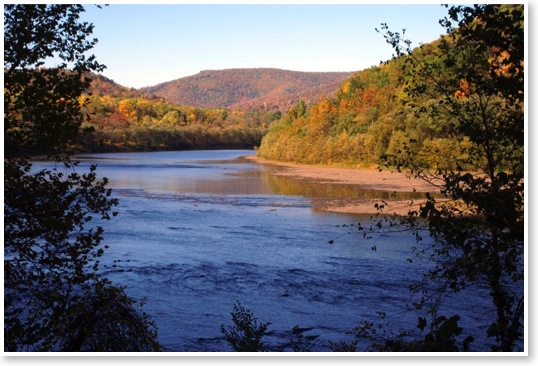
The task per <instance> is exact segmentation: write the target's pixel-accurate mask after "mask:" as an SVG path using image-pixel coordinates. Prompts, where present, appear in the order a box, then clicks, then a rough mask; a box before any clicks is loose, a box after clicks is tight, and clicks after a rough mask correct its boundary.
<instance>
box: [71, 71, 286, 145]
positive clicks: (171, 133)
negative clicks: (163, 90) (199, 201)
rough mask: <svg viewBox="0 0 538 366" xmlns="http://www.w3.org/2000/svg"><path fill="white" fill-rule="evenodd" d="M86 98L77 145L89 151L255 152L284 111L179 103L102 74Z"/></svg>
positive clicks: (94, 81)
mask: <svg viewBox="0 0 538 366" xmlns="http://www.w3.org/2000/svg"><path fill="white" fill-rule="evenodd" d="M91 78H92V82H91V87H90V88H89V89H88V90H87V93H85V94H83V95H82V96H81V101H83V100H85V99H86V98H88V99H89V104H87V105H86V106H85V108H84V111H85V112H86V113H88V115H89V119H88V120H87V121H86V122H85V123H84V124H83V125H82V127H83V128H85V129H87V130H88V131H92V132H91V133H87V134H84V135H83V136H82V139H81V140H80V142H79V146H78V147H77V148H78V149H79V150H84V151H92V152H96V151H135V150H136V151H146V150H184V149H214V148H249V149H250V148H253V147H255V146H258V145H259V144H260V141H261V138H262V136H263V135H264V134H265V132H266V131H267V127H268V126H269V124H270V123H271V122H272V121H273V120H276V119H278V118H280V116H281V113H280V112H279V111H269V112H250V111H237V110H230V109H224V108H201V107H193V106H185V105H176V104H172V103H169V102H167V101H165V100H164V99H163V98H160V97H157V96H155V95H153V94H149V93H144V92H142V91H138V90H135V89H129V88H126V87H123V86H121V85H118V84H116V83H114V82H113V81H112V80H110V79H107V78H105V77H103V76H100V75H94V74H93V75H91Z"/></svg>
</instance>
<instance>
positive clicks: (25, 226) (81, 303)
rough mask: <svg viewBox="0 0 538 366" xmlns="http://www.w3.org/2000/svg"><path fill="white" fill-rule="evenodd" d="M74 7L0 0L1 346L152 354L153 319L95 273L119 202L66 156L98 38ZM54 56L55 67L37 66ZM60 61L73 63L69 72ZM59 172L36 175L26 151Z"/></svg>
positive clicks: (92, 68) (73, 138)
mask: <svg viewBox="0 0 538 366" xmlns="http://www.w3.org/2000/svg"><path fill="white" fill-rule="evenodd" d="M83 11H84V7H83V6H81V5H20V4H17V5H5V6H4V24H5V28H4V40H5V42H6V48H5V54H4V90H5V92H4V120H5V124H4V136H5V146H4V153H5V159H4V350H6V351H10V352H17V351H42V352H45V351H157V350H159V349H160V346H159V344H158V343H157V341H156V336H157V334H156V331H155V327H154V324H153V323H152V322H151V320H150V319H149V317H148V316H147V314H145V313H143V312H141V311H140V310H139V309H138V308H137V307H136V304H135V302H134V301H133V300H132V299H130V298H129V297H128V296H127V295H126V294H125V291H124V289H123V288H120V287H115V286H113V285H112V284H111V283H110V282H109V281H108V280H107V279H105V278H102V277H101V276H100V275H99V272H98V271H99V258H100V257H101V256H102V255H103V253H104V249H106V248H107V246H106V245H103V244H102V241H103V236H102V235H103V228H102V226H100V225H99V223H100V221H102V220H109V219H111V217H113V216H115V215H116V213H115V212H113V211H112V209H113V207H114V206H116V205H117V203H118V202H117V200H116V199H114V198H111V197H110V195H111V191H110V189H107V188H106V185H107V180H106V179H103V180H98V179H97V175H96V170H95V169H96V168H95V167H94V166H92V167H91V168H90V171H89V172H88V173H85V174H82V175H80V174H78V173H77V172H76V164H75V163H73V162H72V161H71V160H70V153H71V148H72V147H73V146H74V144H75V142H76V139H77V138H78V135H79V129H80V126H81V124H82V122H83V119H84V116H83V114H82V113H81V107H82V106H83V105H85V104H86V100H85V98H80V97H81V93H82V92H83V91H84V90H85V89H86V88H87V87H88V86H89V81H90V80H89V79H88V78H87V77H86V75H87V73H88V72H90V71H99V70H102V69H103V66H102V65H100V64H98V63H97V62H96V61H95V60H94V57H93V56H90V57H86V55H85V52H86V51H88V50H90V49H91V48H92V46H93V45H94V44H95V42H96V40H88V39H87V37H89V36H90V35H91V32H92V29H93V26H92V25H91V24H87V23H79V22H78V19H79V16H80V13H82V12H83ZM53 55H55V56H58V57H59V58H60V59H61V60H62V63H61V64H60V66H59V67H57V68H42V67H40V66H42V65H43V63H44V60H45V59H46V58H48V57H52V56H53ZM67 67H70V69H68V68H67ZM34 154H41V155H45V156H47V157H49V158H54V159H56V162H57V163H58V165H59V166H60V167H63V171H62V169H61V168H56V169H53V170H41V171H33V170H32V165H31V164H30V163H29V162H28V160H29V158H28V156H27V155H34Z"/></svg>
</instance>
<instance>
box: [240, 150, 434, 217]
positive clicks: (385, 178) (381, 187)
mask: <svg viewBox="0 0 538 366" xmlns="http://www.w3.org/2000/svg"><path fill="white" fill-rule="evenodd" d="M245 159H247V160H249V161H252V162H254V163H257V164H263V165H269V166H275V167H278V168H279V169H275V170H273V171H271V174H274V175H276V176H283V177H288V178H292V179H297V180H308V181H314V182H317V183H321V184H324V183H332V184H348V185H349V184H351V185H356V186H357V188H358V189H371V190H378V191H384V192H387V193H390V194H388V195H387V198H384V199H383V200H379V199H377V200H376V199H366V198H329V197H316V198H312V204H313V206H314V209H317V210H320V211H325V212H335V213H353V214H376V213H378V209H377V208H376V206H375V205H376V204H377V205H381V204H382V205H384V209H383V212H384V213H386V214H394V213H395V214H397V215H406V214H407V213H408V212H409V211H410V210H417V209H418V208H419V207H420V204H422V203H424V202H425V199H424V198H416V197H415V198H402V196H406V194H405V193H410V194H411V193H414V192H420V193H423V194H420V195H419V196H420V197H423V196H424V194H425V193H426V192H430V193H439V190H438V189H436V188H435V187H434V186H432V185H431V184H429V183H427V182H425V181H423V180H420V179H416V178H414V177H413V176H411V175H408V174H404V173H399V172H396V171H389V170H382V171H379V169H377V168H340V167H331V166H316V165H307V164H298V163H287V162H279V161H273V160H267V159H263V158H260V157H258V156H247V157H245ZM392 193H396V194H394V195H393V194H392ZM415 196H416V194H415Z"/></svg>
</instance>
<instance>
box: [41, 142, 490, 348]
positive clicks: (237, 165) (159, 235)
mask: <svg viewBox="0 0 538 366" xmlns="http://www.w3.org/2000/svg"><path fill="white" fill-rule="evenodd" d="M252 154H254V152H253V151H249V150H231V151H182V152H155V153H116V154H91V155H81V156H78V157H77V158H78V159H79V160H80V161H81V164H80V166H79V167H78V168H77V169H80V170H84V169H86V167H87V166H88V165H89V164H98V172H99V174H100V175H102V176H107V177H108V178H109V179H110V186H111V187H112V188H114V190H113V192H114V196H116V197H118V198H119V200H120V205H119V207H118V211H119V216H118V217H117V218H115V219H113V220H112V221H111V222H108V223H105V241H106V244H108V245H110V249H108V251H107V252H106V254H105V257H104V260H103V261H102V263H103V270H104V271H105V274H106V276H107V277H108V278H110V279H111V280H112V281H113V282H114V283H116V284H120V285H125V286H126V287H127V292H128V293H129V295H130V296H132V297H135V298H145V299H146V305H145V307H144V309H145V310H146V311H147V312H148V313H149V314H150V315H151V317H152V318H153V319H154V320H155V321H156V324H157V326H158V328H159V340H160V342H161V343H162V344H163V345H164V346H165V348H166V350H167V351H171V352H186V351H206V352H212V351H231V348H230V347H229V345H228V344H227V343H226V341H225V339H224V336H223V334H222V333H221V331H220V327H221V325H222V324H224V325H226V326H229V325H232V322H231V316H230V312H231V311H232V310H233V305H234V303H235V302H236V301H239V302H241V304H242V305H243V306H244V307H245V308H247V309H249V310H250V311H252V312H253V313H254V315H255V316H256V317H257V318H258V319H259V320H260V321H262V322H271V326H270V327H269V330H273V331H274V333H273V335H271V336H270V337H268V338H267V342H268V343H270V344H271V349H272V350H273V351H291V350H292V349H291V347H290V346H289V343H290V340H291V339H292V338H293V337H292V334H291V330H292V328H293V327H294V326H296V325H298V326H300V327H303V328H309V330H308V331H307V332H306V333H305V335H307V336H312V344H311V346H312V350H313V351H329V350H330V348H329V341H331V342H340V341H346V342H350V341H353V340H354V339H355V338H354V336H353V335H350V334H346V332H347V331H351V330H352V329H353V328H354V327H355V326H357V325H359V324H360V323H361V322H362V321H365V320H375V319H378V317H377V312H385V313H386V314H387V317H386V319H385V320H384V321H385V322H387V323H390V324H391V327H394V328H395V329H404V328H406V329H412V328H415V325H416V321H417V315H416V314H408V313H407V312H406V305H407V304H409V303H410V301H411V300H412V298H411V297H412V295H411V294H410V292H409V291H408V286H409V285H410V284H412V283H413V282H414V281H416V280H418V279H419V278H420V274H421V273H422V271H423V270H424V269H425V268H426V266H427V265H428V264H426V263H420V262H419V261H416V260H415V261H414V262H413V263H412V264H411V263H409V262H408V261H407V259H408V258H409V257H411V256H412V253H411V247H412V246H414V245H416V243H415V241H414V239H413V238H412V237H410V236H407V235H392V236H379V237H376V238H374V239H372V240H365V239H363V238H362V237H361V236H359V235H346V230H344V229H342V228H341V227H338V226H341V225H342V224H347V225H351V224H354V223H357V222H359V221H363V220H365V219H366V218H365V217H361V216H356V215H341V214H329V213H323V212H318V211H316V210H313V209H312V204H311V201H310V199H311V198H313V197H346V195H347V196H349V197H368V198H372V197H375V198H377V197H378V196H376V195H379V196H380V197H381V198H382V197H383V195H384V194H387V193H386V192H376V191H371V190H360V189H357V187H354V186H350V185H338V184H319V183H313V182H307V181H297V180H293V179H290V178H284V177H275V176H274V175H272V174H271V169H278V168H276V167H268V166H262V165H257V164H255V163H252V162H251V161H249V160H246V159H244V158H242V157H244V156H246V155H252ZM37 165H38V167H39V166H45V165H46V163H38V164H37ZM329 240H336V241H335V243H334V244H332V245H330V244H328V241H329ZM373 245H375V246H376V247H377V251H372V250H371V247H372V246H373ZM477 295H481V294H479V293H474V294H465V296H467V298H466V299H465V300H466V301H465V302H462V301H456V302H455V303H454V304H453V305H452V306H453V308H452V309H453V310H454V309H456V310H457V312H458V313H459V314H460V315H463V316H462V317H463V318H464V319H465V320H467V321H469V319H470V321H471V323H473V324H475V323H477V322H478V320H480V319H482V318H483V317H484V309H485V308H486V307H487V305H484V304H483V303H482V302H481V301H480V300H478V298H477V297H476V296H477ZM473 331H475V332H478V331H482V329H480V327H475V329H474V330H473Z"/></svg>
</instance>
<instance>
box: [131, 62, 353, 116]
mask: <svg viewBox="0 0 538 366" xmlns="http://www.w3.org/2000/svg"><path fill="white" fill-rule="evenodd" d="M352 74H353V73H351V72H298V71H288V70H280V69H270V68H256V69H228V70H206V71H202V72H200V73H198V74H196V75H193V76H188V77H184V78H181V79H177V80H173V81H169V82H166V83H162V84H158V85H155V86H152V87H147V88H142V89H141V91H142V92H144V93H150V94H155V95H158V96H160V97H163V98H165V99H166V100H168V101H169V102H172V103H176V104H186V105H195V106H200V107H206V108H230V109H239V110H244V111H246V110H249V111H271V110H280V111H285V110H288V109H289V108H291V107H293V105H294V104H295V103H297V102H298V101H299V100H304V101H305V102H306V103H308V104H311V103H315V102H317V101H318V100H319V98H320V97H321V96H323V95H332V94H334V92H335V91H336V90H337V89H338V86H339V85H340V83H341V82H342V81H343V80H345V79H347V78H348V77H350V76H351V75H352Z"/></svg>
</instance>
